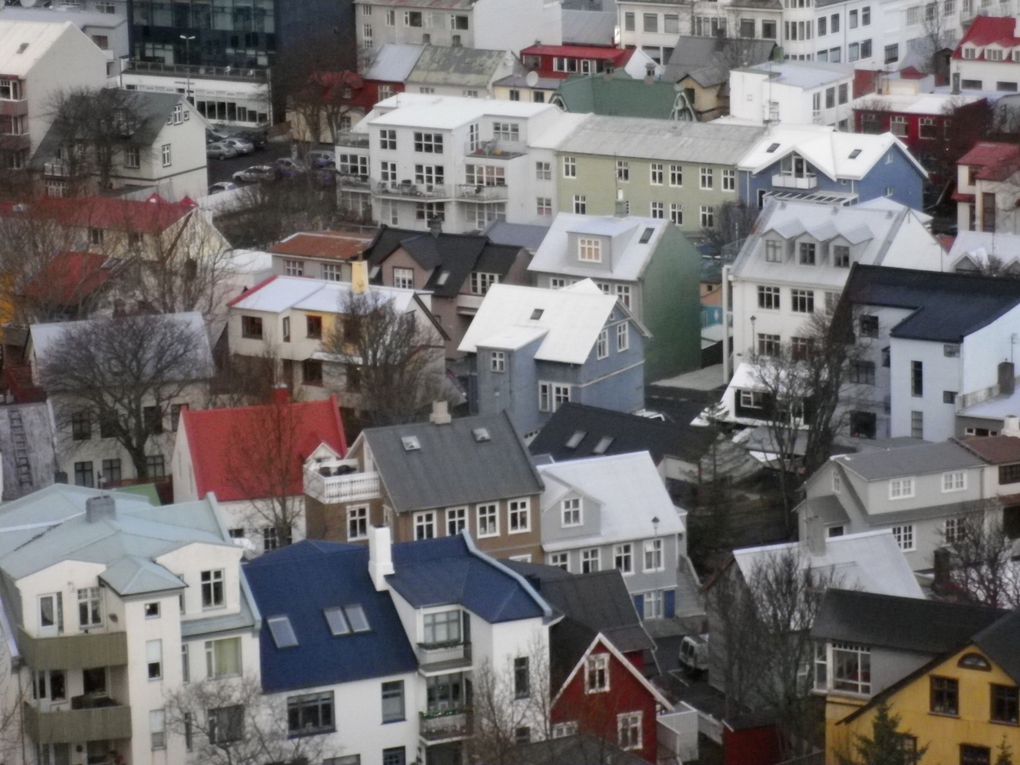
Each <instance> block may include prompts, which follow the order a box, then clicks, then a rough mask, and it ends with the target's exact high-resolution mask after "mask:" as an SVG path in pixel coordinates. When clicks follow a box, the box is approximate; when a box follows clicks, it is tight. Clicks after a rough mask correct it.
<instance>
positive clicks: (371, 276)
mask: <svg viewBox="0 0 1020 765" xmlns="http://www.w3.org/2000/svg"><path fill="white" fill-rule="evenodd" d="M379 268H380V266H372V270H371V271H369V272H368V278H369V279H374V278H375V277H377V276H378V275H379Z"/></svg>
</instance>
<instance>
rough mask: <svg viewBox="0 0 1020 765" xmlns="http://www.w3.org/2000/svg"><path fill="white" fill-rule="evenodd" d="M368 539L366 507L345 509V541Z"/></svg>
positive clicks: (358, 506)
mask: <svg viewBox="0 0 1020 765" xmlns="http://www.w3.org/2000/svg"><path fill="white" fill-rule="evenodd" d="M356 539H368V505H356V506H354V507H349V508H347V541H348V542H352V541H354V540H356Z"/></svg>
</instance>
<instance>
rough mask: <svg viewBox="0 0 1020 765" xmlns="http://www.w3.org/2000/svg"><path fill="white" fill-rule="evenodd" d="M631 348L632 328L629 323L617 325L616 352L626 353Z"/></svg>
mask: <svg viewBox="0 0 1020 765" xmlns="http://www.w3.org/2000/svg"><path fill="white" fill-rule="evenodd" d="M628 348H630V327H629V326H628V325H627V322H625V321H624V322H621V323H619V324H617V325H616V351H617V353H619V352H620V351H625V350H627V349H628Z"/></svg>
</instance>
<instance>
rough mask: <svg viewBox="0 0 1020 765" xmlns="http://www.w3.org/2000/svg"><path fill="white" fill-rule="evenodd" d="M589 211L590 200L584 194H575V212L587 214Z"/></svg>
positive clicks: (576, 213)
mask: <svg viewBox="0 0 1020 765" xmlns="http://www.w3.org/2000/svg"><path fill="white" fill-rule="evenodd" d="M587 212H588V200H587V198H586V197H585V196H584V195H583V194H574V214H575V215H586V214H587Z"/></svg>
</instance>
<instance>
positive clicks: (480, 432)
mask: <svg viewBox="0 0 1020 765" xmlns="http://www.w3.org/2000/svg"><path fill="white" fill-rule="evenodd" d="M471 435H472V436H474V437H475V443H479V444H483V443H485V442H486V441H491V440H492V436H491V435H489V429H488V428H474V429H473V430H472V431H471Z"/></svg>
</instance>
